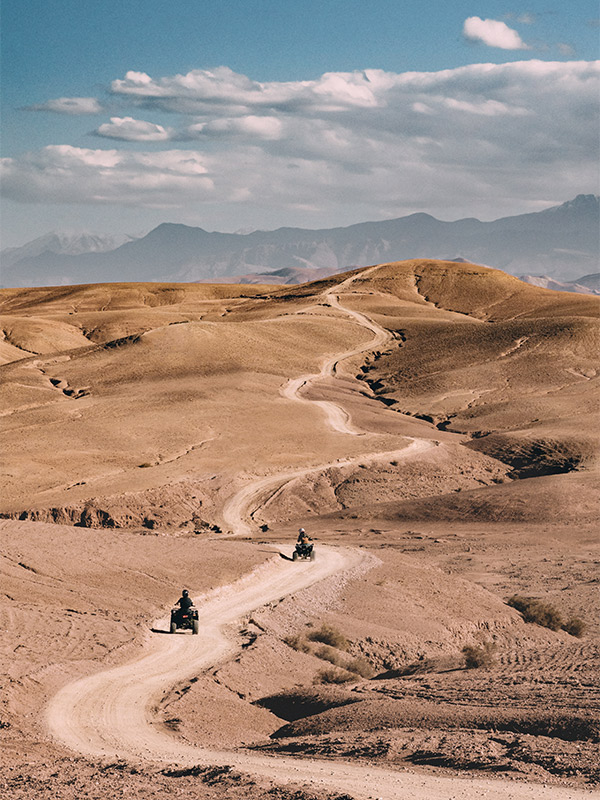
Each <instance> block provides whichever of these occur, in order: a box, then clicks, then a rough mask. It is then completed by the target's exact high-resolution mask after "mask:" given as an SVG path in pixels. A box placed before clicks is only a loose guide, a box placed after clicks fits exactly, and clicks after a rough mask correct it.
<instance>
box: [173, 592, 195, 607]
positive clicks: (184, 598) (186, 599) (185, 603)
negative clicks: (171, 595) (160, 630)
mask: <svg viewBox="0 0 600 800" xmlns="http://www.w3.org/2000/svg"><path fill="white" fill-rule="evenodd" d="M175 605H176V606H179V608H180V609H181V610H182V611H187V610H188V608H190V607H191V606H193V605H194V601H193V600H192V598H191V597H190V593H189V592H188V590H187V589H183V590H182V592H181V597H180V598H179V600H178V601H177V602H176V603H175Z"/></svg>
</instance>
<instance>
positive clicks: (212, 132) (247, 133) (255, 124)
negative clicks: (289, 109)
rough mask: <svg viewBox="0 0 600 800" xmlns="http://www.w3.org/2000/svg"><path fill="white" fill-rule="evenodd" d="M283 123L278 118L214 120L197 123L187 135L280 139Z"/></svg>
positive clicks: (193, 136)
mask: <svg viewBox="0 0 600 800" xmlns="http://www.w3.org/2000/svg"><path fill="white" fill-rule="evenodd" d="M282 129H283V123H282V122H281V120H279V119H277V118H276V117H257V116H254V115H249V116H246V117H233V118H231V117H230V118H221V119H218V118H217V119H213V120H210V121H209V122H197V123H195V124H194V125H190V126H189V127H188V128H187V130H186V133H187V135H188V136H191V137H192V138H201V137H202V136H211V137H216V138H221V137H231V136H238V137H244V138H248V139H255V138H256V139H264V140H270V139H279V138H281V135H282Z"/></svg>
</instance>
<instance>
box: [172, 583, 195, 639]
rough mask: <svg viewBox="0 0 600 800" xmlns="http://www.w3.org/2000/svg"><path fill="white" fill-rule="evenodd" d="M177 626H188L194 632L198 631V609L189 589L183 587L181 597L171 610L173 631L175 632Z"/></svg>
mask: <svg viewBox="0 0 600 800" xmlns="http://www.w3.org/2000/svg"><path fill="white" fill-rule="evenodd" d="M177 606H179V608H177ZM177 628H188V629H191V631H192V633H198V609H197V608H195V607H194V601H193V600H192V598H191V597H190V593H189V592H188V590H187V589H183V591H182V592H181V597H180V598H179V600H178V601H177V602H176V603H175V607H174V608H173V609H172V610H171V625H170V631H171V633H175V632H176V631H177Z"/></svg>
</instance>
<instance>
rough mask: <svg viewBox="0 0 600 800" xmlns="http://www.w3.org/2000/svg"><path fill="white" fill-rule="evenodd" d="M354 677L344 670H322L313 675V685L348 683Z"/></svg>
mask: <svg viewBox="0 0 600 800" xmlns="http://www.w3.org/2000/svg"><path fill="white" fill-rule="evenodd" d="M354 680H356V676H355V675H353V674H352V673H351V672H348V671H347V670H345V669H322V670H320V671H319V672H317V674H316V675H315V679H314V683H349V682H350V681H354Z"/></svg>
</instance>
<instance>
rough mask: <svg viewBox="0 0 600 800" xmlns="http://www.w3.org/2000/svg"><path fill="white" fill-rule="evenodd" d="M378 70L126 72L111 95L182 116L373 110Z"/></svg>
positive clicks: (378, 83) (112, 86) (380, 86)
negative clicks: (297, 75) (312, 74)
mask: <svg viewBox="0 0 600 800" xmlns="http://www.w3.org/2000/svg"><path fill="white" fill-rule="evenodd" d="M379 73H381V75H385V73H383V72H381V71H379V70H367V71H357V72H336V73H325V74H324V75H322V76H321V77H320V78H319V79H318V80H313V81H289V82H267V83H260V82H258V81H253V80H250V78H248V77H246V76H245V75H240V74H238V73H236V72H233V70H231V69H229V67H217V68H216V69H212V70H202V69H198V70H192V71H191V72H188V73H187V74H186V75H175V76H172V77H166V78H159V79H158V80H154V79H152V78H151V77H150V76H149V75H146V74H145V73H140V72H127V73H126V74H125V78H123V79H122V80H115V81H113V82H112V84H111V90H112V92H113V93H114V94H117V95H121V96H123V97H130V98H136V99H138V100H143V101H145V102H146V103H149V104H150V105H152V106H154V107H159V108H163V109H165V110H168V111H179V112H181V113H192V114H193V113H203V112H204V111H206V110H207V109H208V108H212V107H214V106H215V105H216V104H218V103H220V104H223V105H224V106H226V107H228V108H238V109H245V111H246V113H248V112H250V111H251V110H253V109H254V110H256V109H278V110H283V111H285V110H292V109H295V108H301V107H302V108H308V107H312V108H315V109H320V110H330V111H331V110H343V109H346V108H373V107H374V106H376V105H377V92H378V91H379V90H380V89H381V88H383V86H382V83H381V80H380V78H379Z"/></svg>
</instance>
